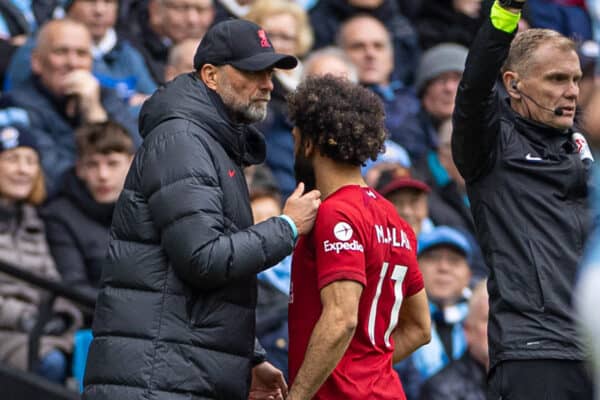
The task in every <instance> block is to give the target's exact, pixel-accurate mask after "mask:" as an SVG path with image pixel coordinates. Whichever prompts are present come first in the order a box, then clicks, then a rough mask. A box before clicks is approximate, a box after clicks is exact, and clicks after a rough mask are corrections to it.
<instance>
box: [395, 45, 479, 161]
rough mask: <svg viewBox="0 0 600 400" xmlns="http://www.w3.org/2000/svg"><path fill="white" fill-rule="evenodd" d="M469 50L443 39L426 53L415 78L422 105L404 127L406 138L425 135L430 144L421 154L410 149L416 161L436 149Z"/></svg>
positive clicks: (422, 149)
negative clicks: (442, 41)
mask: <svg viewBox="0 0 600 400" xmlns="http://www.w3.org/2000/svg"><path fill="white" fill-rule="evenodd" d="M467 52H468V50H467V48H465V47H463V46H460V45H458V44H453V43H443V44H440V45H437V46H435V47H432V48H430V49H429V50H427V51H426V52H425V53H423V56H422V58H421V60H420V62H419V69H418V70H417V78H416V82H415V89H416V91H417V95H418V96H419V98H420V100H421V108H420V110H419V112H418V113H416V114H414V115H411V116H410V117H409V118H408V119H407V121H405V122H404V123H403V125H402V127H401V128H402V134H403V135H404V136H405V137H407V138H426V140H425V139H422V140H423V142H424V144H425V145H426V146H427V147H423V148H421V149H420V152H419V153H418V154H414V152H413V153H411V155H412V156H413V161H414V162H415V163H417V162H420V161H422V158H423V157H425V156H426V155H427V154H428V153H429V152H430V151H431V150H435V149H436V147H437V132H438V129H439V126H440V124H441V123H442V122H443V121H445V120H447V119H448V118H450V117H452V111H453V110H454V98H455V96H456V91H457V89H458V83H459V82H460V78H461V76H462V73H463V70H464V68H465V61H466V59H467ZM407 150H409V149H408V148H407Z"/></svg>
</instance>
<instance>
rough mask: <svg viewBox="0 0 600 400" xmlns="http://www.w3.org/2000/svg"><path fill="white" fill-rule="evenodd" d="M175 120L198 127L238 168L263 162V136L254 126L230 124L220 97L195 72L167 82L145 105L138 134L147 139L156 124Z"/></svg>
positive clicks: (231, 122) (264, 147)
mask: <svg viewBox="0 0 600 400" xmlns="http://www.w3.org/2000/svg"><path fill="white" fill-rule="evenodd" d="M175 118H179V119H184V120H186V121H190V122H191V123H193V124H195V125H198V126H199V127H201V128H202V129H203V130H204V131H205V132H206V133H207V134H209V135H210V136H211V137H212V138H213V139H215V140H216V141H217V142H219V143H220V144H221V146H223V148H224V149H225V151H226V152H227V154H228V155H229V156H230V157H231V158H232V159H233V160H235V161H236V163H238V164H239V165H252V164H260V163H262V162H263V161H264V160H265V157H266V146H265V140H264V137H263V135H262V134H261V133H260V132H259V131H258V130H257V129H256V128H254V127H251V126H249V125H244V124H237V123H235V122H233V121H231V119H230V118H229V116H228V115H227V112H226V109H225V105H224V104H223V102H222V101H221V97H220V96H219V95H218V94H217V93H216V92H214V91H212V90H210V89H209V88H208V87H206V85H205V84H204V83H203V82H202V81H201V80H200V79H199V78H198V76H197V75H196V73H195V72H191V73H189V74H184V75H180V76H178V77H177V78H175V79H174V80H172V81H171V82H168V83H167V84H166V85H165V86H162V87H161V88H159V89H158V90H157V91H156V92H155V93H154V94H153V95H152V97H150V99H148V100H147V101H146V102H145V103H144V106H143V107H142V110H141V112H140V119H139V126H140V134H141V136H142V137H143V138H146V136H148V135H149V134H150V132H151V131H152V130H153V129H154V128H156V127H157V126H158V125H159V124H161V123H162V122H165V121H168V120H170V119H175Z"/></svg>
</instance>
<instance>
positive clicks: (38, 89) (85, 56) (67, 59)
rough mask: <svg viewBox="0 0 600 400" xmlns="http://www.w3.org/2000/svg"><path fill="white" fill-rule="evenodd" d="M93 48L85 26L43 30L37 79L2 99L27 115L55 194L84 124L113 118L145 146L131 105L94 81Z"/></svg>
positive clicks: (67, 23) (68, 23)
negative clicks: (76, 132) (75, 133)
mask: <svg viewBox="0 0 600 400" xmlns="http://www.w3.org/2000/svg"><path fill="white" fill-rule="evenodd" d="M91 43H92V41H91V37H90V34H89V32H88V30H87V28H86V27H85V26H84V25H82V24H81V23H79V22H75V21H72V20H68V19H64V20H54V21H50V22H48V23H47V24H46V25H45V26H44V27H43V28H42V29H41V30H40V33H39V36H38V40H37V44H36V48H35V49H34V51H33V54H32V58H31V67H32V70H33V73H34V79H32V80H31V81H30V82H27V83H26V84H24V85H23V86H21V87H20V88H18V89H15V90H13V91H10V92H7V93H5V94H4V95H3V97H2V98H1V99H0V108H4V107H16V108H21V109H23V110H25V111H26V113H27V120H28V123H29V129H31V132H32V134H33V135H34V136H35V137H36V140H37V141H38V144H39V148H40V155H41V158H42V167H43V168H44V174H45V176H46V178H47V182H46V185H47V188H48V190H49V192H50V193H52V194H54V193H55V192H56V190H57V189H58V188H59V183H60V178H61V175H62V174H63V173H64V172H65V171H66V170H67V169H68V168H69V167H71V166H72V165H73V164H74V162H75V140H74V134H73V130H74V129H75V128H77V127H78V126H80V125H81V124H83V123H92V122H103V121H106V120H107V119H109V118H110V119H112V120H115V121H117V122H119V123H120V124H122V125H123V126H124V127H126V128H127V130H128V132H129V134H130V135H131V136H132V138H133V140H134V142H135V143H136V144H138V143H139V142H140V139H139V136H138V134H137V124H136V121H135V120H134V118H133V117H132V116H131V115H130V114H129V112H128V110H127V107H126V105H125V103H124V102H122V101H121V100H120V99H119V98H118V97H117V95H116V94H115V92H114V91H112V90H110V89H105V88H101V87H100V84H99V82H98V80H97V79H96V78H95V77H94V76H93V75H92V72H91V70H92V55H91Z"/></svg>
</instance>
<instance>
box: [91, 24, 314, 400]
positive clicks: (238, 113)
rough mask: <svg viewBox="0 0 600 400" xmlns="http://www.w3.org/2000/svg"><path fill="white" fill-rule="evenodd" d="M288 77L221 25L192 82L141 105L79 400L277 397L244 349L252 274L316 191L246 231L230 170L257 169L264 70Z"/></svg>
mask: <svg viewBox="0 0 600 400" xmlns="http://www.w3.org/2000/svg"><path fill="white" fill-rule="evenodd" d="M295 66H296V59H295V58H294V57H293V56H289V55H283V54H279V53H275V51H274V50H273V47H272V43H271V42H270V41H269V38H268V35H267V34H266V33H265V32H264V30H263V29H261V28H260V27H259V26H257V25H256V24H253V23H251V22H249V21H245V20H231V21H224V22H221V23H219V24H216V25H214V26H213V27H212V28H211V29H210V30H209V31H208V32H207V34H206V35H205V37H204V38H203V39H202V41H201V42H200V45H199V46H198V50H197V52H196V55H195V57H194V68H195V70H196V72H195V73H192V74H187V75H182V76H180V77H179V78H178V79H175V80H173V81H171V82H169V83H168V84H167V85H166V86H165V87H164V88H162V89H161V90H158V91H157V92H156V93H155V94H154V95H153V96H152V97H151V98H150V99H149V100H147V101H146V102H145V103H144V106H143V108H142V111H141V114H140V131H141V133H142V135H143V137H144V138H145V140H144V143H143V147H142V148H141V149H140V150H139V151H138V153H137V155H136V157H135V158H134V161H133V164H132V167H131V169H130V173H129V175H128V176H127V179H126V181H125V188H124V190H123V193H122V194H121V196H120V198H119V201H118V202H117V205H116V208H115V214H114V216H113V225H112V228H111V232H112V233H111V236H112V238H111V241H110V244H109V262H108V263H107V265H106V266H105V267H104V270H103V280H102V289H101V291H100V294H99V296H98V303H97V305H96V313H95V316H94V326H93V332H94V337H95V338H94V340H93V341H92V344H91V347H90V353H89V356H88V362H87V367H86V376H85V379H84V383H85V391H84V396H83V398H84V399H86V400H100V399H115V398H123V397H124V396H133V397H140V396H150V397H156V398H162V399H166V398H172V397H174V396H178V397H181V396H183V397H190V396H196V397H197V396H202V397H208V398H223V399H246V398H247V397H248V391H249V389H250V395H251V396H254V397H256V396H257V395H262V396H263V397H265V398H268V395H271V396H273V397H274V398H281V396H285V395H286V394H287V388H286V384H285V382H284V380H283V375H282V374H281V372H280V371H279V370H277V369H276V368H274V367H273V366H272V365H271V364H269V363H267V362H265V361H264V360H265V354H264V351H263V349H262V348H261V347H260V344H259V343H258V342H257V341H255V339H254V334H255V329H254V328H255V310H254V309H255V306H256V274H257V273H258V272H261V271H262V270H264V269H266V268H268V267H269V266H271V265H274V264H276V263H278V262H279V261H281V260H282V259H283V258H284V257H285V256H286V255H288V254H289V253H290V252H291V250H292V248H293V244H294V241H295V239H296V238H297V235H303V234H305V233H307V232H309V231H310V229H311V228H312V224H313V220H314V217H315V215H316V211H317V208H318V206H319V203H320V200H319V197H320V193H319V192H318V191H312V192H310V193H307V194H302V193H303V191H304V190H303V185H302V184H300V185H299V187H298V189H297V190H296V192H294V193H293V194H292V195H291V196H290V197H289V198H288V200H287V202H286V204H285V206H284V215H282V216H280V217H275V218H269V219H268V220H266V221H264V222H262V223H259V224H256V225H253V221H252V212H251V208H250V201H249V198H248V189H247V186H246V181H245V177H244V173H243V170H242V168H243V167H244V166H246V165H251V164H257V163H260V162H262V161H264V158H265V144H264V139H263V137H262V135H261V134H260V133H259V132H258V131H257V130H256V129H255V128H253V127H252V126H250V124H252V123H254V122H258V121H260V120H261V119H264V117H265V114H266V112H267V102H268V99H269V96H270V92H271V91H272V90H273V84H272V82H271V74H272V70H273V68H294V67H295ZM159 327H160V328H159ZM183 349H185V351H182V350H183ZM199 377H200V378H199ZM251 378H252V379H251Z"/></svg>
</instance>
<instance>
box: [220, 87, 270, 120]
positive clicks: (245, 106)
mask: <svg viewBox="0 0 600 400" xmlns="http://www.w3.org/2000/svg"><path fill="white" fill-rule="evenodd" d="M221 86H222V88H223V89H222V91H221V93H219V95H220V96H221V100H222V101H223V104H224V105H225V108H226V109H227V114H228V115H229V117H230V118H231V119H232V120H233V122H235V123H238V124H254V123H256V122H260V121H263V120H264V119H265V118H266V117H267V104H268V103H265V102H256V103H253V102H252V101H250V102H249V103H242V102H240V100H239V99H237V98H236V94H235V92H234V90H233V89H232V88H231V86H229V85H227V84H222V85H221Z"/></svg>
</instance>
